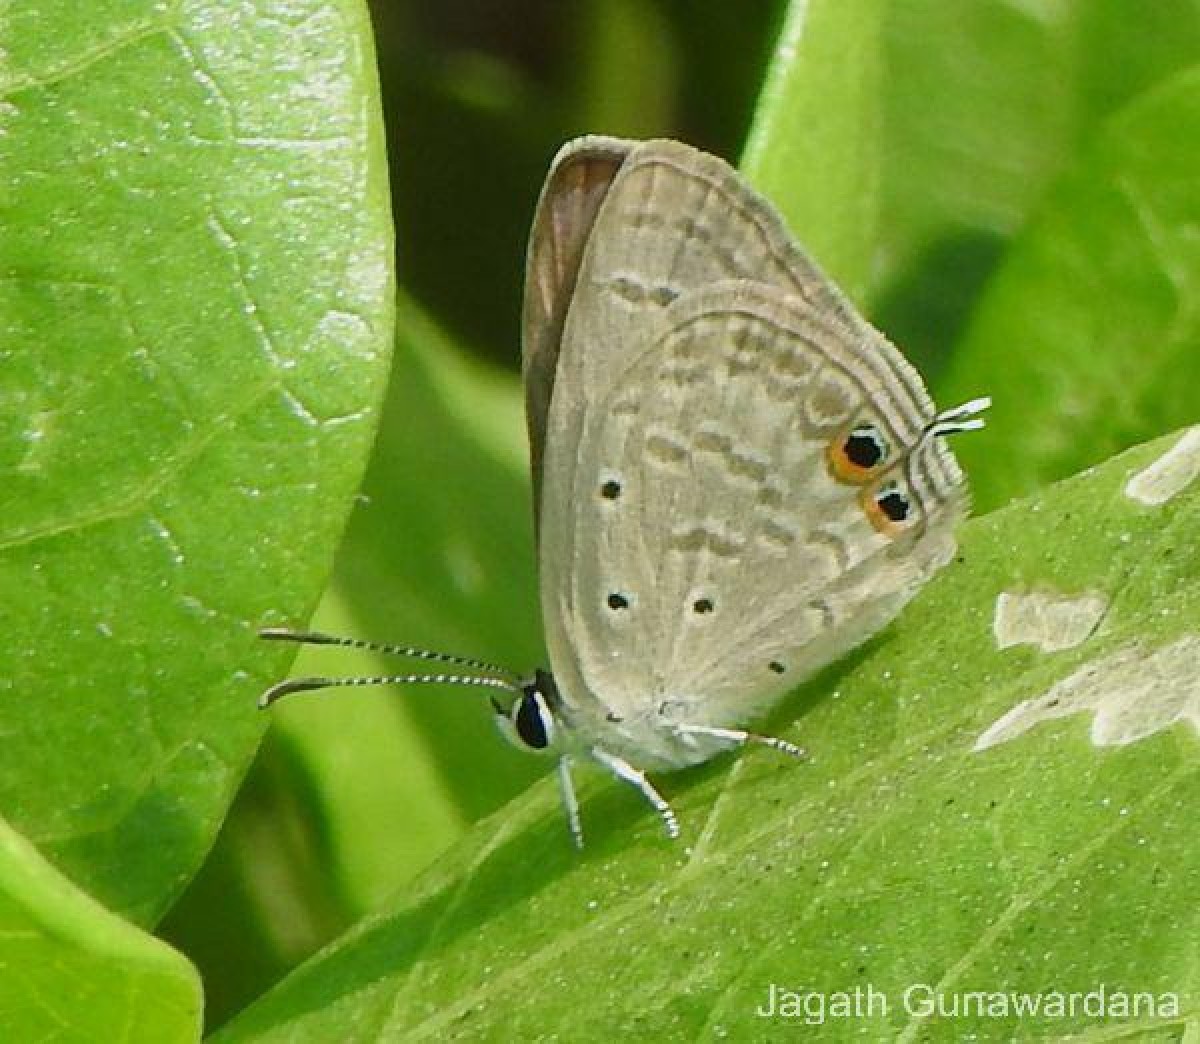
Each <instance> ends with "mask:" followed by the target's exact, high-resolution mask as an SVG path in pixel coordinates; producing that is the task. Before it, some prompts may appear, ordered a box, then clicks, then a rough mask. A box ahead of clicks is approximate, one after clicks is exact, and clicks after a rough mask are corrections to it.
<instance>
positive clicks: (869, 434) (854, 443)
mask: <svg viewBox="0 0 1200 1044" xmlns="http://www.w3.org/2000/svg"><path fill="white" fill-rule="evenodd" d="M842 452H843V453H844V454H845V455H846V459H847V460H848V461H850V463H851V464H853V465H854V466H855V467H856V468H863V469H869V468H876V467H878V466H879V465H880V464H882V463H883V460H884V458H885V457H886V456H887V443H886V442H884V440H883V436H882V435H881V434H880V433H879V429H878V428H876V427H875V426H874V425H873V424H860V425H859V426H858V427H857V428H855V429H854V430H853V431H851V432H850V434H849V435H847V436H846V441H845V443H843V445H842Z"/></svg>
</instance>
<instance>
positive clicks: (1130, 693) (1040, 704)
mask: <svg viewBox="0 0 1200 1044" xmlns="http://www.w3.org/2000/svg"><path fill="white" fill-rule="evenodd" d="M1083 711H1091V712H1092V713H1093V714H1094V715H1095V717H1094V718H1093V719H1092V742H1093V743H1094V744H1095V745H1096V746H1098V747H1109V746H1120V745H1123V744H1126V743H1133V742H1135V741H1136V740H1140V739H1145V738H1146V737H1147V736H1149V735H1152V734H1153V733H1155V732H1160V731H1161V730H1163V729H1165V728H1167V727H1168V726H1170V725H1173V724H1175V722H1178V721H1190V722H1191V723H1192V725H1193V726H1194V727H1195V728H1196V730H1197V731H1200V635H1197V634H1185V635H1184V636H1183V637H1182V638H1178V639H1176V640H1175V641H1174V642H1172V643H1171V644H1170V645H1164V646H1163V647H1162V648H1161V649H1156V650H1154V651H1152V652H1147V651H1146V650H1145V649H1144V648H1143V647H1141V646H1139V645H1136V644H1135V645H1129V646H1126V647H1125V648H1124V649H1120V650H1118V651H1117V652H1115V653H1112V654H1111V655H1109V656H1106V657H1103V658H1102V659H1099V660H1094V661H1093V662H1091V663H1088V664H1084V665H1083V666H1082V667H1080V668H1079V669H1078V670H1076V671H1075V672H1074V673H1073V674H1070V675H1068V676H1067V677H1066V678H1064V679H1063V680H1062V681H1060V682H1058V683H1057V684H1056V685H1054V686H1053V687H1051V688H1050V689H1049V690H1048V691H1047V692H1045V693H1043V694H1042V695H1041V696H1039V697H1037V698H1036V699H1032V700H1025V701H1024V702H1022V703H1019V704H1017V706H1015V707H1014V708H1013V709H1012V710H1010V711H1009V712H1008V713H1007V714H1005V715H1004V716H1003V717H1002V718H1000V719H999V720H998V721H997V722H995V723H994V724H993V725H992V726H991V727H990V728H989V729H988V730H987V731H986V732H984V733H983V735H982V736H980V737H979V739H977V740H976V741H975V747H974V749H975V750H986V749H987V748H988V747H994V746H996V745H997V744H1000V743H1007V742H1008V741H1009V740H1011V739H1014V738H1015V737H1017V736H1019V735H1021V734H1022V733H1023V732H1027V731H1029V730H1030V729H1031V728H1033V727H1034V726H1035V725H1038V724H1040V723H1041V722H1044V721H1052V720H1054V719H1055V718H1065V717H1067V716H1068V715H1071V714H1080V713H1082V712H1083Z"/></svg>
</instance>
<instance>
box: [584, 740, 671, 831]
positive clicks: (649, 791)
mask: <svg viewBox="0 0 1200 1044" xmlns="http://www.w3.org/2000/svg"><path fill="white" fill-rule="evenodd" d="M591 755H592V757H593V758H595V759H596V760H597V761H598V762H600V764H601V765H603V766H604V767H605V768H606V769H608V770H609V772H611V773H612V774H613V775H614V776H618V777H620V778H621V779H623V780H625V782H626V783H632V784H633V785H634V786H635V787H637V788H638V790H640V791H641V792H642V797H644V798H645V799H646V800H647V801H649V802H650V804H651V805H653V806H654V810H655V811H656V812H657V813H658V814H659V817H660V818H661V819H662V821H663V826H664V827H666V829H667V836H669V837H672V838H675V837H678V836H679V821H678V820H677V819H676V818H675V812H674V810H673V809H672V808H671V806H670V805H668V804H667V802H666V799H665V798H664V797H663V796H662V795H661V794H660V793H659V792H658V791H657V790H655V789H654V785H653V784H652V783H651V782H650V780H648V779H647V778H646V773H644V772H643V771H642V770H641V769H636V768H634V767H633V766H632V765H631V764H629V762H628V761H626V760H625V759H624V758H619V757H617V756H616V755H615V754H610V753H609V752H608V751H607V750H605V749H604V748H603V747H592V748H591Z"/></svg>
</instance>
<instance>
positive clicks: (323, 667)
mask: <svg viewBox="0 0 1200 1044" xmlns="http://www.w3.org/2000/svg"><path fill="white" fill-rule="evenodd" d="M785 6H786V5H784V4H782V3H778V2H767V0H752V2H749V3H743V4H731V3H728V2H727V0H695V2H688V3H684V2H682V0H584V2H580V3H575V4H560V3H554V2H551V0H509V2H507V3H504V4H497V3H494V2H488V0H446V2H441V3H438V4H429V3H422V2H419V0H375V2H374V3H373V4H372V9H373V17H374V22H375V27H376V47H377V50H378V60H379V68H380V77H381V81H382V86H383V96H384V107H385V113H386V117H387V122H388V137H389V154H390V163H391V178H392V195H393V205H394V213H395V222H396V232H397V244H398V247H397V250H398V257H397V265H398V270H399V274H400V283H401V286H402V288H403V289H402V301H401V309H400V321H399V337H398V343H397V354H396V361H395V367H394V370H393V380H392V385H391V390H390V392H389V398H388V402H387V406H386V411H385V416H384V419H383V424H382V427H381V431H380V435H379V440H378V443H377V446H376V451H375V454H374V456H373V458H372V461H371V464H370V468H369V472H368V476H367V479H366V482H365V483H364V487H363V494H362V497H361V499H360V503H359V505H358V506H357V508H356V511H355V514H354V517H353V518H352V520H351V523H350V526H349V529H348V532H347V535H346V539H345V542H344V545H343V547H342V550H341V552H340V555H339V559H338V562H337V567H336V573H335V578H334V581H333V584H332V586H331V589H330V591H329V593H328V595H327V597H326V598H325V600H324V602H323V603H322V605H321V607H320V609H319V610H318V613H317V616H316V619H315V623H316V624H317V625H318V626H321V627H323V628H325V629H328V630H334V631H339V632H346V633H350V634H354V635H357V636H361V637H365V638H374V639H377V640H382V641H396V642H404V643H412V644H426V645H429V646H431V647H434V648H441V649H445V650H447V651H452V652H454V651H457V652H461V653H464V654H466V655H472V656H481V657H484V658H490V659H493V660H496V661H499V662H503V663H506V664H510V665H512V666H513V667H516V668H517V669H521V670H524V669H528V668H530V667H532V666H534V665H536V664H538V663H540V662H542V658H543V652H542V649H541V640H540V635H539V632H540V626H539V619H538V609H537V600H536V588H535V578H534V558H533V543H532V528H531V520H530V516H529V488H528V478H527V474H526V470H525V469H526V465H525V461H524V441H523V427H522V418H521V413H520V392H519V388H518V386H517V382H516V374H517V372H518V361H519V359H518V355H519V343H518V316H519V310H520V295H521V274H522V270H523V257H524V247H525V237H526V234H527V229H528V224H529V219H530V216H531V214H532V209H533V205H534V202H535V200H536V197H537V193H538V190H539V188H540V185H541V179H542V177H543V175H544V173H545V170H546V167H547V164H548V162H549V160H550V158H551V156H552V155H553V153H554V151H555V150H556V149H557V147H558V145H559V144H561V142H562V141H563V140H565V139H567V138H569V137H572V136H574V135H576V134H579V133H583V132H588V131H596V132H605V133H610V134H619V135H626V136H632V137H647V136H654V135H665V136H671V137H677V138H681V139H683V140H686V141H689V142H691V143H693V144H695V145H698V146H701V147H703V148H705V149H708V150H710V151H713V152H716V153H718V154H721V155H723V156H725V157H727V158H729V159H731V160H733V161H736V160H737V159H738V157H739V156H740V155H741V154H742V150H743V146H744V144H745V142H746V140H747V136H748V134H749V133H750V131H751V126H752V122H753V119H754V114H755V107H756V103H757V100H758V97H759V91H760V89H761V87H762V83H763V78H764V75H765V73H766V70H767V68H768V65H769V61H770V58H771V55H772V53H773V51H774V49H775V47H776V42H777V37H778V34H779V32H780V29H781V25H782V24H783V20H784V17H785V13H786V12H785ZM794 6H795V5H794ZM799 6H802V5H799ZM868 9H870V10H872V11H875V12H878V17H876V16H875V15H871V16H869V17H868V16H864V24H868V23H869V24H870V25H872V26H873V27H874V28H873V31H874V32H877V33H878V39H872V40H871V41H869V43H870V44H871V45H873V46H877V48H878V55H879V61H878V64H877V65H872V69H874V75H876V76H877V77H878V82H877V83H875V84H874V87H875V88H876V89H877V91H878V97H879V99H880V102H879V105H878V107H877V108H875V109H873V110H872V111H873V113H874V115H873V117H872V119H873V120H875V121H877V126H876V127H875V128H874V133H872V134H870V135H867V136H866V137H869V139H870V141H871V143H872V148H873V149H874V150H875V154H874V166H873V169H874V171H875V175H874V177H875V183H874V184H872V186H871V191H870V193H869V210H870V212H871V221H872V228H868V229H866V230H865V232H864V235H866V236H867V237H868V241H869V242H871V243H872V244H876V245H875V246H874V249H873V251H872V253H871V256H870V258H869V264H867V265H865V266H864V269H865V270H864V273H863V275H862V277H861V278H860V279H859V280H858V283H857V285H855V284H851V285H850V286H849V289H850V291H851V292H852V294H853V295H854V296H855V297H856V298H857V299H858V301H859V303H860V304H861V305H862V306H863V307H864V309H865V310H866V312H867V314H868V315H869V316H870V317H871V318H872V319H873V321H875V322H876V324H877V325H879V326H880V327H881V328H882V329H883V330H885V331H886V332H887V333H888V334H889V336H890V337H892V339H893V340H895V341H896V342H897V343H898V344H900V345H901V346H902V347H903V348H904V349H905V351H906V352H907V353H908V354H909V355H910V357H912V358H913V359H914V361H915V362H916V363H917V364H918V366H919V367H920V368H921V369H922V371H923V372H924V373H925V375H926V376H927V378H929V379H930V380H931V382H933V383H934V384H935V387H936V386H937V384H938V382H939V380H942V379H943V377H944V381H945V386H948V387H955V389H956V391H957V387H956V382H962V381H967V382H968V383H969V379H968V378H966V377H963V376H962V372H961V370H960V371H959V372H958V373H957V374H956V373H955V372H954V371H952V370H950V369H948V365H949V364H948V359H949V358H950V357H951V352H952V349H953V348H954V346H955V345H956V344H957V343H958V342H959V341H960V340H963V339H964V338H969V334H970V331H969V329H968V327H969V325H970V320H971V316H972V314H973V308H974V305H975V303H976V301H977V300H978V299H979V297H980V294H981V293H982V292H984V291H985V290H986V288H987V287H988V286H989V282H990V280H991V279H992V278H993V276H994V275H995V274H996V272H997V271H998V266H1000V265H1002V263H1003V262H1004V260H1005V258H1006V257H1007V256H1008V255H1009V251H1010V246H1011V244H1012V242H1013V241H1014V239H1015V238H1016V237H1018V236H1019V234H1020V233H1021V231H1022V230H1023V229H1024V228H1026V227H1027V225H1028V224H1029V223H1030V222H1031V221H1034V220H1036V218H1037V216H1038V214H1039V208H1040V207H1042V206H1043V205H1044V204H1045V200H1046V199H1047V198H1048V197H1049V196H1050V195H1051V194H1052V193H1053V192H1054V190H1055V186H1056V179H1058V178H1059V177H1060V176H1061V175H1062V174H1063V172H1064V171H1067V170H1070V169H1071V168H1072V167H1073V166H1074V165H1077V164H1080V163H1086V162H1088V157H1089V155H1090V153H1089V150H1090V149H1092V147H1093V144H1092V143H1093V142H1094V140H1095V138H1096V135H1097V134H1098V133H1099V130H1100V129H1101V128H1102V127H1104V126H1105V121H1106V120H1108V119H1109V117H1110V116H1112V114H1113V113H1115V112H1117V111H1118V110H1120V109H1121V108H1122V107H1123V106H1125V105H1126V104H1128V103H1129V102H1130V101H1131V99H1134V98H1136V97H1137V96H1138V95H1140V94H1141V93H1142V92H1146V91H1149V90H1152V89H1153V88H1154V87H1155V86H1156V85H1157V84H1159V83H1160V82H1165V81H1167V80H1168V79H1169V78H1170V77H1171V76H1172V75H1174V74H1176V73H1178V72H1179V71H1180V70H1182V69H1186V68H1187V67H1189V66H1191V65H1193V64H1194V63H1195V62H1196V61H1197V58H1198V57H1200V10H1198V7H1197V5H1196V4H1195V3H1192V2H1184V0H1163V2H1160V3H1155V4H1150V5H1140V4H1139V5H1132V4H1131V3H1129V2H1118V0H1096V2H1093V3H1087V4H1083V3H1080V4H1062V3H1056V2H1054V3H1052V2H1049V0H1047V2H1044V3H1042V2H1037V0H1030V2H1025V3H1017V2H1015V0H1009V2H1001V0H972V2H971V3H962V4H960V3H947V2H933V0H926V2H922V0H895V2H893V3H891V4H848V5H847V6H846V10H848V11H849V10H853V11H855V12H858V13H857V14H855V15H854V17H859V15H861V12H862V11H866V10H868ZM1134 12H1136V18H1135V19H1133V22H1136V24H1133V22H1131V14H1133V13H1134ZM848 60H853V58H848ZM801 130H802V128H801ZM1193 147H1194V146H1193ZM818 158H819V157H818ZM773 177H774V178H775V179H776V180H778V179H779V178H780V175H779V174H778V172H776V173H775V174H774V175H773ZM797 231H798V232H800V233H801V235H802V236H803V235H804V231H805V230H804V229H797ZM820 259H821V260H825V261H827V263H829V264H830V265H831V267H832V268H834V269H835V270H836V269H837V264H836V260H835V259H826V258H825V257H824V256H822V257H821V258H820ZM968 370H969V366H968ZM968 377H969V375H968ZM985 390H991V389H990V388H988V389H984V388H970V389H968V390H967V392H966V394H975V393H978V392H981V391H985ZM1144 427H1145V426H1143V428H1142V429H1140V430H1139V429H1138V427H1137V426H1136V425H1131V426H1130V428H1129V430H1128V432H1127V433H1125V435H1122V434H1120V433H1118V434H1115V435H1114V436H1113V438H1112V441H1111V442H1109V443H1104V444H1092V445H1090V446H1089V447H1088V448H1087V450H1086V451H1085V452H1084V455H1083V456H1082V457H1080V456H1078V455H1076V456H1066V457H1063V458H1062V459H1059V460H1057V461H1056V462H1055V464H1054V466H1053V467H1049V468H1047V469H1046V471H1045V472H1044V473H1043V474H1042V475H1039V476H1033V477H1031V478H1030V479H1029V480H1028V481H1031V482H1032V481H1036V480H1037V478H1040V477H1054V476H1055V475H1056V474H1058V473H1061V474H1066V473H1068V472H1069V471H1071V470H1073V469H1074V468H1075V467H1077V466H1080V465H1082V464H1086V463H1090V462H1091V460H1093V459H1102V458H1103V457H1105V456H1107V455H1108V454H1109V453H1110V452H1112V450H1113V449H1115V448H1116V447H1117V445H1118V444H1120V443H1122V442H1123V441H1124V442H1126V443H1127V442H1129V441H1134V440H1136V438H1139V437H1144V436H1145V434H1146V432H1145V430H1144ZM980 445H983V443H980ZM1089 454H1090V457H1089ZM968 470H970V468H969V467H968ZM1018 486H1019V483H1012V484H1010V485H1009V486H1003V485H1002V484H998V485H996V486H995V487H994V488H990V489H989V488H983V489H981V490H980V491H979V501H980V505H981V508H984V509H986V508H988V507H991V506H994V505H995V504H996V503H999V502H1001V501H1002V500H1004V499H1006V497H1007V496H1011V495H1012V494H1013V493H1015V492H1018V491H1019V488H1018ZM294 622H295V623H296V624H297V625H300V624H303V623H304V621H294ZM381 669H386V668H385V665H384V664H382V663H381V662H379V661H377V660H374V659H372V658H371V657H367V656H361V655H357V654H345V653H343V654H339V655H336V656H335V655H332V654H327V653H322V654H320V655H317V654H309V653H307V652H306V653H305V654H303V656H302V657H301V659H300V660H299V661H298V663H297V666H296V668H295V670H296V672H297V673H308V672H310V671H312V672H325V671H328V672H332V673H360V672H361V673H378V672H379V671H380V670H381ZM545 768H546V765H544V764H542V763H539V762H537V761H536V760H533V759H529V758H527V757H525V756H523V755H521V754H519V753H518V752H516V751H512V750H510V749H508V748H507V747H506V746H505V745H504V744H503V743H502V742H500V741H499V739H498V737H496V736H495V735H494V733H493V728H492V725H491V722H490V720H489V714H488V713H487V711H486V709H485V707H484V705H483V703H482V701H480V700H479V699H478V698H477V696H476V694H474V693H471V692H469V691H463V692H456V691H453V690H451V691H442V690H434V689H428V690H423V691H413V692H409V693H404V694H401V693H396V692H387V691H371V692H355V693H353V695H346V696H330V697H326V698H318V697H313V698H301V699H298V700H295V701H293V702H291V703H287V704H284V705H282V706H281V707H280V708H279V709H278V711H277V712H275V726H274V727H273V729H272V731H271V732H270V734H269V735H268V738H267V741H266V742H265V744H264V746H263V748H262V750H261V753H260V756H259V758H258V761H257V763H256V764H255V766H254V768H253V770H252V771H251V773H250V776H249V778H248V780H247V783H246V785H245V787H244V789H243V791H242V793H241V796H240V797H239V799H238V801H237V804H236V805H235V807H234V809H233V812H232V814H231V815H230V817H229V819H228V821H227V823H226V825H225V828H224V830H223V832H222V834H221V836H220V839H219V841H218V843H217V846H216V848H215V850H214V852H213V854H212V856H211V858H210V860H209V861H208V863H207V864H206V866H205V868H204V870H203V871H202V872H201V874H200V875H199V876H198V877H197V879H196V880H195V881H194V883H193V884H192V886H191V888H190V891H189V892H188V893H187V895H186V896H185V897H184V899H183V900H182V901H181V902H180V904H179V905H178V906H177V907H176V908H175V909H174V910H173V911H172V913H171V914H170V915H169V917H168V918H167V920H166V921H165V922H164V924H163V926H162V934H164V935H165V937H166V938H168V939H169V940H170V941H172V942H173V943H175V944H176V945H177V946H179V947H180V948H181V949H182V950H183V951H184V952H185V953H187V954H188V955H189V956H190V957H191V958H192V959H193V960H195V961H196V963H197V964H198V965H199V966H200V968H201V970H202V972H203V975H204V980H205V989H206V995H207V1022H208V1026H209V1028H210V1029H211V1028H215V1027H216V1026H218V1025H220V1023H221V1022H222V1021H223V1020H224V1019H225V1018H227V1017H228V1016H229V1015H230V1014H232V1013H233V1012H234V1011H236V1010H237V1009H238V1008H239V1007H240V1006H241V1005H243V1004H244V1003H245V1002H246V1001H248V1000H249V999H251V998H253V997H254V996H256V995H258V994H259V993H260V992H261V991H262V990H263V989H264V988H265V987H266V986H267V985H269V984H270V983H271V982H273V981H274V980H276V979H277V978H279V977H280V976H281V975H282V974H283V973H284V972H285V971H286V970H287V969H288V968H289V967H291V966H293V965H294V964H295V963H297V962H298V961H299V960H300V959H302V958H303V957H305V956H306V955H308V954H309V953H311V952H312V951H313V950H315V949H316V948H317V947H319V946H320V945H321V944H323V943H324V942H326V941H327V940H329V939H330V938H332V937H333V936H334V935H335V934H336V933H338V932H339V931H341V930H343V929H344V928H345V927H346V926H347V925H349V924H350V923H352V922H353V921H354V920H356V919H357V918H358V917H360V916H361V915H362V914H363V913H365V912H367V911H369V910H371V909H372V908H374V907H375V906H377V905H378V904H379V903H380V902H381V901H382V900H383V898H384V897H385V896H387V895H388V894H389V893H391V892H393V891H395V890H396V889H398V888H399V887H401V886H402V885H403V884H404V883H405V882H406V881H407V880H409V879H410V878H411V876H412V875H413V874H414V873H416V872H417V871H418V870H420V869H421V868H423V867H425V866H427V865H428V864H429V863H430V862H431V861H433V860H435V859H436V858H437V855H438V853H439V852H441V851H443V850H444V849H445V848H446V846H448V845H449V844H450V843H451V842H453V841H454V840H455V839H456V838H457V837H459V836H460V835H461V834H462V832H463V831H464V830H466V828H467V827H468V826H469V825H470V824H471V823H473V822H475V821H477V820H478V819H480V818H482V817H484V816H486V815H487V814H489V813H490V812H492V811H494V810H495V809H497V808H499V807H500V806H501V805H503V804H504V803H505V802H506V801H507V800H509V799H510V798H511V797H512V796H514V795H515V794H517V793H518V792H520V790H521V789H522V788H524V787H525V786H527V785H528V783H529V781H530V780H532V779H533V778H535V777H536V776H537V775H538V774H540V773H541V772H543V771H544V770H545ZM218 908H219V909H220V910H221V911H222V914H221V916H219V917H217V916H213V911H214V910H215V909H218ZM231 911H240V916H235V915H233V914H232V913H231Z"/></svg>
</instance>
